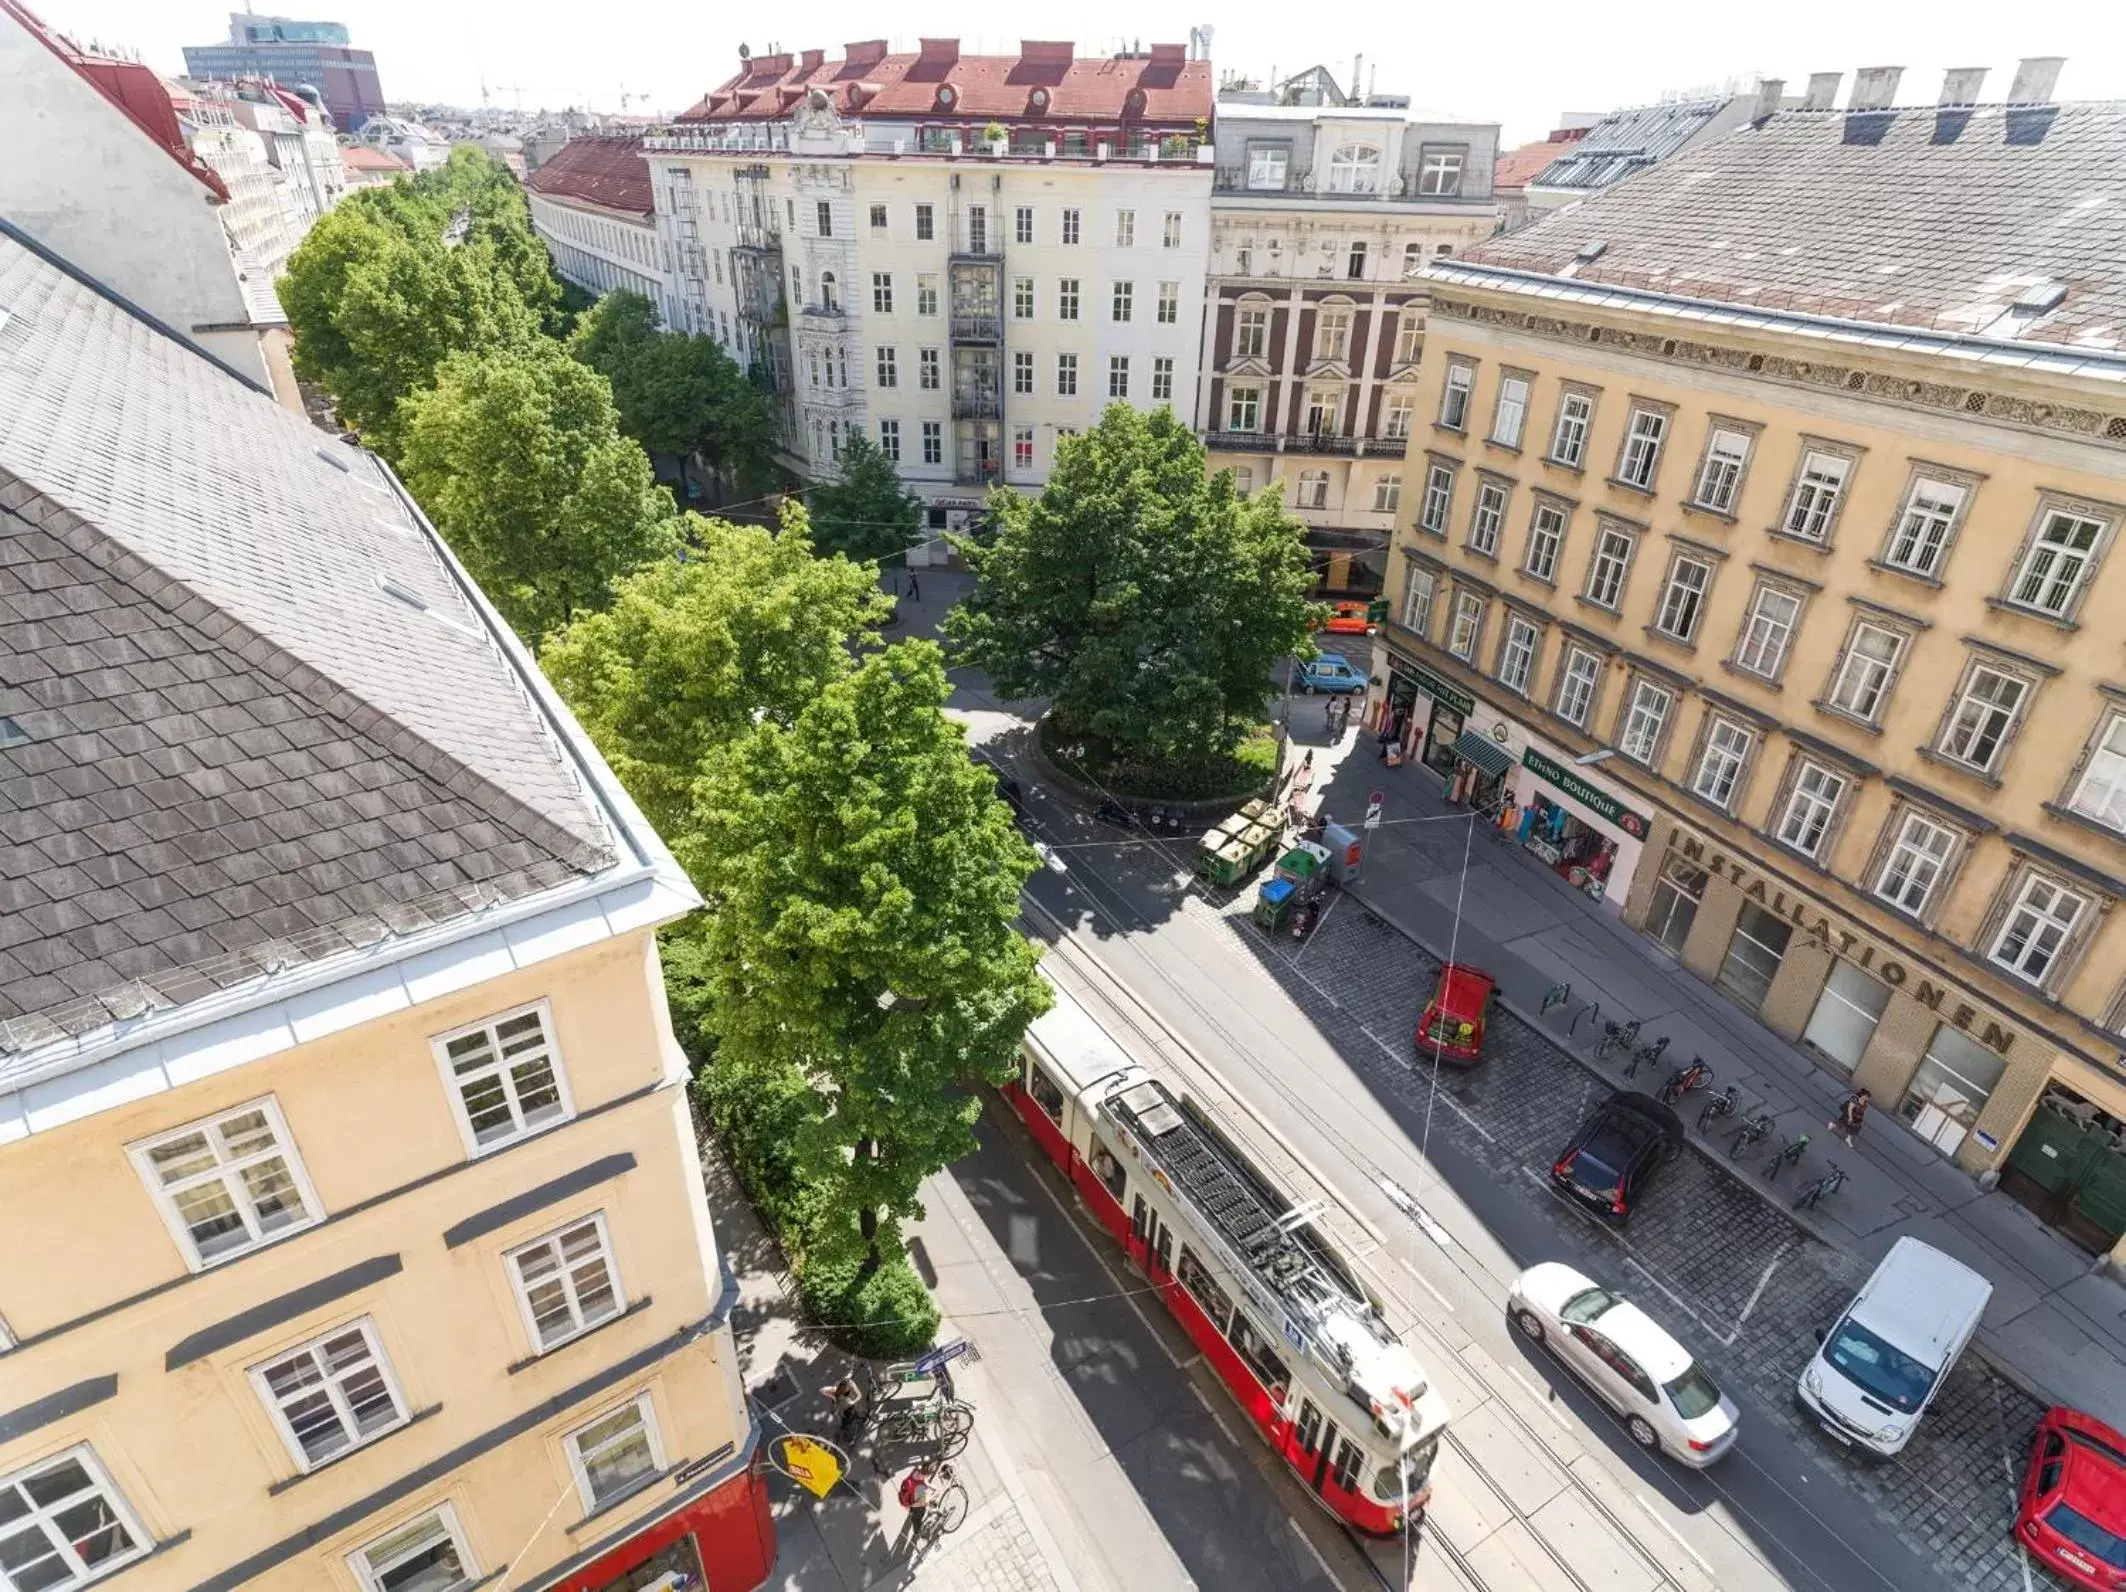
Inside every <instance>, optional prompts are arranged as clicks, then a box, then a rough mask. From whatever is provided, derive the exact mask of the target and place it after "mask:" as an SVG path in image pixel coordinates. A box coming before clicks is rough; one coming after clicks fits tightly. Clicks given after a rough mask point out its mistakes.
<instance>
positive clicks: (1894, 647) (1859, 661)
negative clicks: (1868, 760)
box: [1831, 624, 1905, 724]
mask: <svg viewBox="0 0 2126 1592" xmlns="http://www.w3.org/2000/svg"><path fill="white" fill-rule="evenodd" d="M1904 650H1905V638H1904V637H1903V636H1900V635H1899V634H1898V633H1897V632H1896V631H1894V630H1885V629H1883V627H1882V626H1880V625H1870V624H1858V625H1855V626H1854V627H1853V636H1852V639H1851V640H1850V641H1848V642H1847V643H1846V649H1845V656H1844V657H1843V658H1842V659H1840V660H1839V663H1838V673H1837V676H1836V677H1835V678H1834V679H1833V680H1832V682H1831V705H1832V706H1833V707H1836V708H1837V709H1839V710H1840V711H1841V712H1845V713H1850V714H1852V715H1853V717H1854V718H1856V719H1860V720H1862V721H1864V722H1866V723H1869V724H1873V723H1874V722H1875V716H1876V715H1877V714H1878V713H1880V712H1881V711H1882V705H1883V701H1884V699H1885V698H1886V697H1887V696H1888V695H1889V690H1890V681H1891V679H1892V677H1893V676H1894V675H1895V674H1896V672H1897V660H1898V659H1899V658H1900V657H1901V656H1903V654H1904Z"/></svg>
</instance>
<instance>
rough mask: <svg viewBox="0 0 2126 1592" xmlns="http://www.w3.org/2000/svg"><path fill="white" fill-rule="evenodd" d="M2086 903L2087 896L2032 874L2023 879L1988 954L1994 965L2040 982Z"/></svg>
mask: <svg viewBox="0 0 2126 1592" xmlns="http://www.w3.org/2000/svg"><path fill="white" fill-rule="evenodd" d="M2088 906H2089V901H2088V898H2087V897H2085V896H2080V895H2077V894H2075V892H2074V891H2072V890H2069V889H2066V888H2065V887H2063V886H2061V885H2058V884H2055V883H2054V882H2053V881H2052V880H2050V879H2047V878H2046V877H2044V876H2043V875H2042V874H2035V873H2034V874H2032V875H2030V877H2029V878H2027V879H2025V880H2024V881H2023V888H2022V890H2021V892H2020V893H2019V894H2018V895H2017V896H2016V898H2015V905H2014V906H2013V907H2011V908H2010V909H2009V911H2008V916H2007V917H2006V919H2004V920H2003V921H2002V923H2001V928H2000V933H1999V934H1998V935H1996V936H1995V937H1994V941H1993V949H1992V950H1991V951H1990V952H1988V953H1987V955H1988V956H1989V957H1990V958H1991V960H1992V962H1993V965H1994V966H1995V967H2001V968H2006V969H2007V970H2008V971H2009V972H2010V973H2013V974H2014V975H2015V976H2016V977H2017V978H2019V979H2024V980H2026V981H2027V982H2029V983H2032V984H2042V983H2044V982H2045V975H2046V974H2047V973H2049V972H2050V971H2051V970H2052V966H2053V964H2054V963H2055V962H2057V961H2058V960H2059V954H2060V948H2061V947H2062V946H2064V945H2065V944H2066V943H2067V939H2068V936H2069V935H2071V934H2073V933H2074V926H2075V924H2076V923H2077V922H2079V921H2080V919H2081V916H2082V913H2083V912H2084V911H2085V910H2087V908H2088Z"/></svg>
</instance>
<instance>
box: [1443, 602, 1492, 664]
mask: <svg viewBox="0 0 2126 1592" xmlns="http://www.w3.org/2000/svg"><path fill="white" fill-rule="evenodd" d="M1483 628H1484V599H1483V598H1481V597H1479V596H1477V594H1476V593H1475V592H1473V591H1459V592H1456V593H1455V594H1454V624H1453V626H1452V627H1451V628H1450V630H1449V632H1448V635H1447V650H1448V651H1449V652H1451V653H1453V654H1454V655H1455V656H1456V657H1457V658H1460V659H1462V660H1463V661H1464V662H1467V661H1468V660H1469V659H1471V658H1473V657H1475V656H1476V638H1477V634H1478V632H1479V631H1481V630H1482V629H1483Z"/></svg>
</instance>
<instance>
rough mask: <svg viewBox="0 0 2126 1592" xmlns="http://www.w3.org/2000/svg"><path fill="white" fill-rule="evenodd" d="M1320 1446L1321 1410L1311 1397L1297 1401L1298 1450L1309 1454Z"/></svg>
mask: <svg viewBox="0 0 2126 1592" xmlns="http://www.w3.org/2000/svg"><path fill="white" fill-rule="evenodd" d="M1319 1447H1321V1411H1320V1410H1317V1409H1316V1408H1315V1407H1314V1401H1313V1400H1312V1399H1301V1400H1300V1401H1299V1451H1300V1452H1301V1453H1302V1454H1311V1453H1313V1452H1314V1451H1315V1450H1316V1449H1318V1448H1319Z"/></svg>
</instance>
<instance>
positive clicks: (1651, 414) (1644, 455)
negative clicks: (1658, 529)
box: [1617, 409, 1668, 492]
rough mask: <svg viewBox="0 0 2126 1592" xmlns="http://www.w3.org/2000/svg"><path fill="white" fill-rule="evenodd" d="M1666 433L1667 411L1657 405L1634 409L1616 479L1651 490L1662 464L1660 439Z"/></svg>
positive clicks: (1618, 462) (1663, 437)
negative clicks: (1656, 473) (1655, 474)
mask: <svg viewBox="0 0 2126 1592" xmlns="http://www.w3.org/2000/svg"><path fill="white" fill-rule="evenodd" d="M1667 436H1668V416H1667V415H1665V414H1663V413H1662V412H1661V411H1660V410H1658V409H1634V410H1633V411H1632V412H1631V425H1630V427H1629V428H1628V429H1627V430H1626V431H1625V434H1624V454H1623V457H1622V458H1620V459H1619V460H1618V461H1617V479H1618V480H1620V481H1622V482H1623V483H1624V484H1625V485H1626V486H1635V487H1638V488H1640V489H1641V490H1642V491H1646V492H1651V491H1652V490H1653V489H1654V472H1655V471H1656V470H1658V469H1659V468H1660V467H1661V443H1662V441H1663V440H1664V439H1665V438H1666V437H1667Z"/></svg>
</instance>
